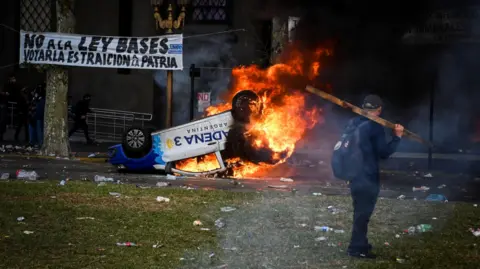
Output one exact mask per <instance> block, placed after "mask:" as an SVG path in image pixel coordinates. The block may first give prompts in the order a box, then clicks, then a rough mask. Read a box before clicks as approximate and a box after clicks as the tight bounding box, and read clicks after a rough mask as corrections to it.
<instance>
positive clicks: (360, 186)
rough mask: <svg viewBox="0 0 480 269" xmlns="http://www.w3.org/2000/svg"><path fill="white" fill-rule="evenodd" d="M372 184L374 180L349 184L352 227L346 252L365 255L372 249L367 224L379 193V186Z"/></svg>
mask: <svg viewBox="0 0 480 269" xmlns="http://www.w3.org/2000/svg"><path fill="white" fill-rule="evenodd" d="M374 182H375V178H370V179H369V178H362V179H359V178H357V180H355V179H354V180H352V182H351V184H350V192H351V195H352V200H353V227H352V239H351V241H350V246H349V247H348V252H351V253H355V252H360V253H366V252H369V251H370V250H371V248H372V246H371V245H370V244H369V243H368V239H367V231H368V223H369V222H370V217H371V216H372V213H373V210H374V209H375V205H376V203H377V198H378V194H379V192H380V187H379V184H378V183H374ZM377 182H378V181H377Z"/></svg>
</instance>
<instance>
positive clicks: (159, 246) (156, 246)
mask: <svg viewBox="0 0 480 269" xmlns="http://www.w3.org/2000/svg"><path fill="white" fill-rule="evenodd" d="M161 247H163V245H162V244H159V243H158V242H157V243H156V244H155V245H153V246H152V248H161Z"/></svg>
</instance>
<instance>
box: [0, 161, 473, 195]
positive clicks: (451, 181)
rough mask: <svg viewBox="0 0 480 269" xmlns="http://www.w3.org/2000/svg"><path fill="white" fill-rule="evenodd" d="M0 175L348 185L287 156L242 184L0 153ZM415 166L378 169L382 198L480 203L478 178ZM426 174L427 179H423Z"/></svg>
mask: <svg viewBox="0 0 480 269" xmlns="http://www.w3.org/2000/svg"><path fill="white" fill-rule="evenodd" d="M0 160H1V161H0V174H1V173H9V174H10V178H12V179H14V178H15V172H16V171H17V170H18V169H24V170H27V171H36V172H37V174H39V176H40V179H39V180H38V181H39V182H41V181H42V180H44V179H49V180H55V181H60V180H62V179H66V178H70V179H71V180H85V181H92V182H93V181H94V177H95V176H96V175H100V176H105V177H111V178H113V179H114V180H115V182H117V181H119V182H120V183H123V184H136V185H139V186H142V187H155V185H156V183H157V182H168V183H169V184H171V187H185V186H189V187H192V188H204V189H205V188H206V189H222V190H230V191H282V192H292V193H295V194H296V195H312V194H313V193H322V194H323V195H348V194H349V189H348V186H347V185H346V184H345V183H344V182H342V181H339V180H336V179H333V178H332V175H331V172H330V170H329V165H328V162H325V161H321V160H320V161H318V162H316V163H314V162H312V161H311V159H301V158H299V157H298V156H296V157H295V158H291V160H289V163H285V164H282V165H279V166H277V167H275V168H274V169H272V170H270V171H268V172H266V173H264V174H259V175H258V177H256V178H245V179H241V180H234V179H225V178H194V177H176V179H175V180H170V179H169V178H168V177H166V176H165V175H161V174H123V173H118V172H117V171H116V170H115V169H114V167H112V166H111V165H110V164H108V163H106V162H105V161H104V159H102V158H83V159H81V160H78V159H77V160H66V159H58V158H38V157H34V156H20V155H18V154H8V153H5V154H3V155H2V154H0ZM416 169H417V168H416V167H415V166H414V165H413V166H411V167H410V168H409V169H408V170H402V171H398V170H397V171H391V170H382V174H381V181H382V188H381V193H380V196H381V197H387V198H397V197H398V196H400V195H404V196H405V199H424V198H425V197H426V196H428V195H429V194H443V195H445V196H446V197H447V198H448V200H449V201H466V202H478V201H480V178H476V177H475V176H472V175H467V174H448V173H442V172H435V171H433V172H431V175H432V177H428V173H426V172H424V171H422V170H416ZM426 174H427V177H425V175H426ZM282 177H283V178H291V179H292V180H293V182H283V181H281V178H282ZM421 186H427V187H429V188H430V190H429V191H425V192H414V191H412V187H421Z"/></svg>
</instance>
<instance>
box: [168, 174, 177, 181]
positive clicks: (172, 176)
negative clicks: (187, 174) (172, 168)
mask: <svg viewBox="0 0 480 269" xmlns="http://www.w3.org/2000/svg"><path fill="white" fill-rule="evenodd" d="M167 180H177V177H176V176H174V175H170V174H168V175H167Z"/></svg>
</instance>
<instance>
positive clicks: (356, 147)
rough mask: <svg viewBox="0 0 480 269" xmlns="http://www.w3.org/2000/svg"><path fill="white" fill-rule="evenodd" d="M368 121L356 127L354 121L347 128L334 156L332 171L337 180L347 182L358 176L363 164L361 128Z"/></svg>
mask: <svg viewBox="0 0 480 269" xmlns="http://www.w3.org/2000/svg"><path fill="white" fill-rule="evenodd" d="M366 123H368V121H365V122H362V123H360V124H359V125H355V124H354V123H353V120H352V121H350V123H349V124H348V125H347V127H346V128H345V130H344V132H343V134H342V136H341V137H340V140H339V141H338V142H337V143H336V144H335V147H334V148H333V154H332V160H331V162H332V163H331V165H332V171H333V175H334V176H335V178H337V179H340V180H345V181H350V180H352V179H353V178H354V177H355V176H356V175H358V173H359V171H360V169H361V167H362V165H363V164H362V162H363V156H362V151H361V150H360V128H361V127H362V126H364V125H365V124H366Z"/></svg>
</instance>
